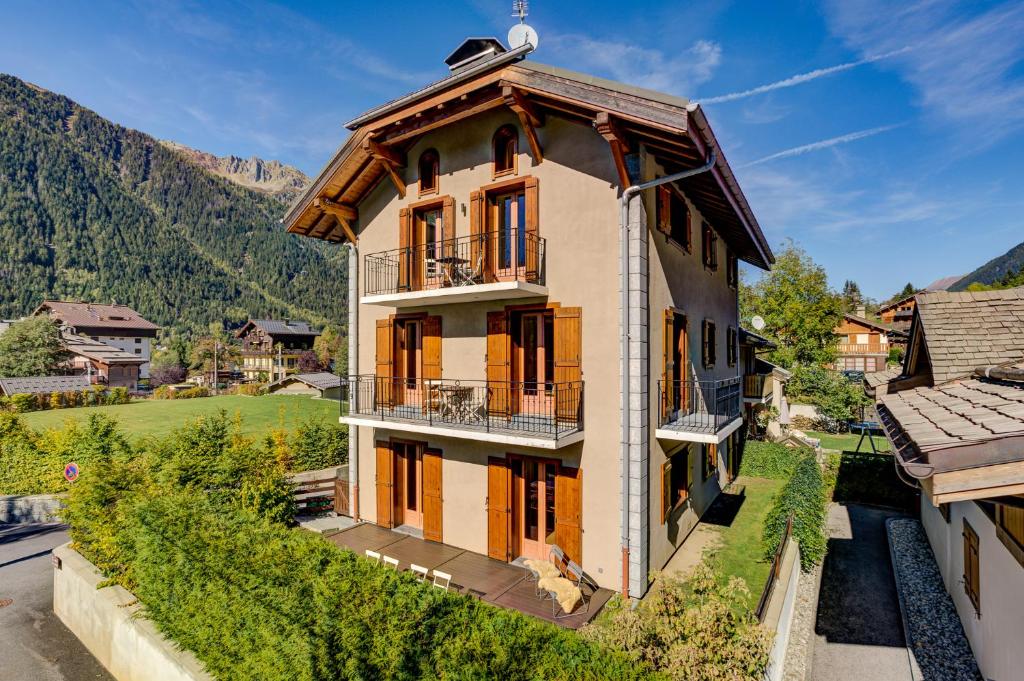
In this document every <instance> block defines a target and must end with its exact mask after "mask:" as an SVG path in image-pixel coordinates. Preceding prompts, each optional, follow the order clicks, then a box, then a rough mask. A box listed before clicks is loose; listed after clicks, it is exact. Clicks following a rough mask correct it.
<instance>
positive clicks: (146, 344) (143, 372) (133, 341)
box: [94, 336, 153, 378]
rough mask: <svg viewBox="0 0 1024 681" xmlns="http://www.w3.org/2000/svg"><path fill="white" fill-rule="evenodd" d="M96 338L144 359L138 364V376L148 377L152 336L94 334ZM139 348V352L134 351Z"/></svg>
mask: <svg viewBox="0 0 1024 681" xmlns="http://www.w3.org/2000/svg"><path fill="white" fill-rule="evenodd" d="M94 338H96V340H98V341H100V342H101V343H106V344H107V345H112V346H114V347H115V348H118V349H119V350H124V351H125V352H130V353H132V354H137V355H138V356H139V357H141V358H142V359H144V360H146V363H145V364H141V365H139V378H149V360H150V359H151V358H152V341H153V339H152V338H147V337H142V336H94ZM136 350H139V351H140V352H135V351H136Z"/></svg>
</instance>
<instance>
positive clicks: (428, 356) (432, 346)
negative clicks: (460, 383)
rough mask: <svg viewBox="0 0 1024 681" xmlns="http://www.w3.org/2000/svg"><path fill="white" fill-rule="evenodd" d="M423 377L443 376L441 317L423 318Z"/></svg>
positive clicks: (435, 377) (434, 378)
mask: <svg viewBox="0 0 1024 681" xmlns="http://www.w3.org/2000/svg"><path fill="white" fill-rule="evenodd" d="M423 378H424V379H425V380H436V379H439V378H441V318H440V317H425V318H424V319H423Z"/></svg>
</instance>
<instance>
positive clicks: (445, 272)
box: [363, 229, 545, 296]
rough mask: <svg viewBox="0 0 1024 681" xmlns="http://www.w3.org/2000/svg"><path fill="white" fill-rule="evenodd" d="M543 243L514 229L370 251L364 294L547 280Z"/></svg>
mask: <svg viewBox="0 0 1024 681" xmlns="http://www.w3.org/2000/svg"><path fill="white" fill-rule="evenodd" d="M544 249H545V241H544V239H543V238H541V237H539V236H537V235H536V234H534V233H532V232H527V231H526V230H519V229H512V230H502V231H497V232H484V233H481V234H475V235H471V236H462V237H456V238H454V239H445V240H443V241H436V242H432V243H428V244H418V245H416V246H408V247H405V248H396V249H394V250H391V251H383V252H381V253H371V254H368V255H367V256H366V257H365V259H364V261H363V263H364V264H363V272H364V274H363V276H364V282H363V283H364V291H365V295H369V296H373V295H386V294H392V293H406V292H410V291H425V290H430V289H442V288H451V287H458V286H476V285H478V284H487V283H492V282H497V281H525V282H529V283H533V284H543V283H544V255H545V254H544Z"/></svg>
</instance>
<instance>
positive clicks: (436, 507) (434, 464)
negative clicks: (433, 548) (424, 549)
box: [423, 449, 443, 542]
mask: <svg viewBox="0 0 1024 681" xmlns="http://www.w3.org/2000/svg"><path fill="white" fill-rule="evenodd" d="M441 461H442V459H441V451H440V450H438V449H428V450H426V451H425V452H423V538H424V539H426V540H427V541H436V542H440V541H441V524H442V523H441V521H442V518H443V515H442V513H441Z"/></svg>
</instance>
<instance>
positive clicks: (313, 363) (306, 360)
mask: <svg viewBox="0 0 1024 681" xmlns="http://www.w3.org/2000/svg"><path fill="white" fill-rule="evenodd" d="M296 366H297V367H298V369H299V371H301V372H302V373H304V374H308V373H314V372H317V371H324V369H325V367H324V366H323V365H321V363H320V359H319V358H318V357H317V356H316V353H315V352H313V351H312V350H303V351H302V352H301V353H299V358H298V360H297V361H296Z"/></svg>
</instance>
